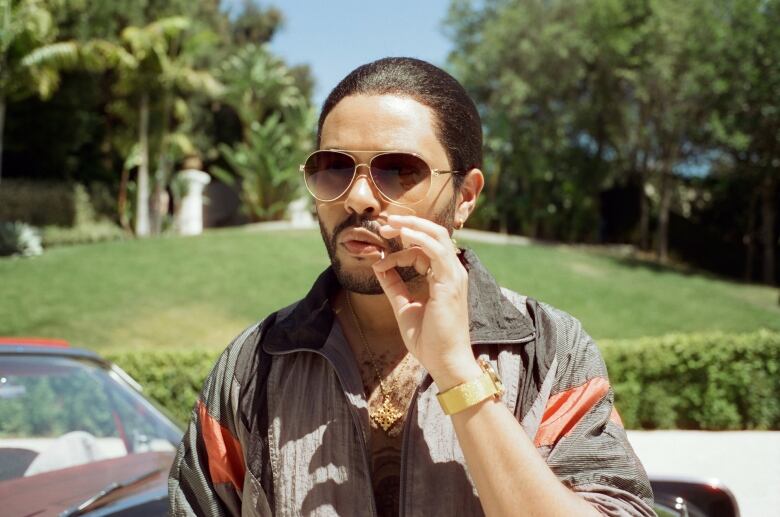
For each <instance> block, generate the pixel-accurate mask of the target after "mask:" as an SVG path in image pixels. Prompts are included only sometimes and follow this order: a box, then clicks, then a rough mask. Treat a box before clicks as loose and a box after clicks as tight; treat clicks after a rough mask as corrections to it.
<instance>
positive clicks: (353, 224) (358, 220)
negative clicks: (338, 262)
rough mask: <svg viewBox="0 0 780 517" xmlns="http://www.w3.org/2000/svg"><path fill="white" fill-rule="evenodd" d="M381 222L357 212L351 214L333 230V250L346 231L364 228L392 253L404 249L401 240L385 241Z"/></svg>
mask: <svg viewBox="0 0 780 517" xmlns="http://www.w3.org/2000/svg"><path fill="white" fill-rule="evenodd" d="M379 226H380V224H379V221H377V220H376V219H372V218H371V217H370V216H369V215H360V214H358V213H356V212H353V213H352V214H350V216H349V217H347V218H346V219H345V220H343V221H342V222H340V223H339V224H338V225H337V226H336V228H334V229H333V235H332V237H331V244H332V246H333V249H335V248H336V243H337V239H338V236H339V234H340V233H341V232H343V231H344V230H349V229H352V228H363V229H365V230H368V231H369V232H371V233H373V234H374V235H376V236H377V237H378V238H379V239H381V240H382V242H384V243H385V244H386V245H387V247H388V248H389V249H390V251H391V252H395V251H400V250H401V249H403V245H402V244H401V241H400V239H385V238H384V237H382V236H381V235H380V234H379Z"/></svg>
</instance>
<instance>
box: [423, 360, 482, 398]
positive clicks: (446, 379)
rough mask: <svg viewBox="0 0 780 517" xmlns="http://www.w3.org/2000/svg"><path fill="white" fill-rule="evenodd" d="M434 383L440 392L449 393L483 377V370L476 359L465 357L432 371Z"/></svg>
mask: <svg viewBox="0 0 780 517" xmlns="http://www.w3.org/2000/svg"><path fill="white" fill-rule="evenodd" d="M430 373H431V377H433V381H434V382H435V383H436V386H437V387H438V388H439V391H440V392H444V391H447V390H448V389H450V388H454V387H455V386H458V385H460V384H463V383H464V382H469V381H472V380H474V379H476V378H478V377H479V376H480V375H482V373H483V372H482V368H480V366H479V363H477V360H476V359H475V358H474V356H471V357H465V358H462V359H459V360H457V361H450V362H448V363H447V364H446V365H441V366H440V367H438V368H437V369H436V370H435V371H430Z"/></svg>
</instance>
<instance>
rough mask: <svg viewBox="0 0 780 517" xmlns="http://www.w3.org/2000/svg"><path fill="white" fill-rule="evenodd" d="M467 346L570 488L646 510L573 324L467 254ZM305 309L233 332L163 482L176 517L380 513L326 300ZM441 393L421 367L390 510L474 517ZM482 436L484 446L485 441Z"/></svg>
mask: <svg viewBox="0 0 780 517" xmlns="http://www.w3.org/2000/svg"><path fill="white" fill-rule="evenodd" d="M462 257H463V262H464V264H465V266H466V268H467V270H468V278H469V285H468V303H469V319H470V321H469V326H470V338H471V344H472V347H473V350H474V355H475V356H476V357H481V358H484V359H486V360H488V361H490V362H491V363H492V365H493V367H494V368H495V369H496V371H497V372H498V373H499V375H500V376H501V379H502V381H503V383H504V386H505V388H506V392H505V393H504V395H503V396H502V401H503V403H504V404H506V405H507V407H508V408H509V409H510V410H511V411H512V412H513V413H514V414H515V416H516V418H517V419H518V421H519V422H521V425H522V428H523V429H524V431H525V432H526V433H527V435H528V436H529V437H533V441H534V444H535V445H536V447H537V450H538V452H539V454H540V455H541V456H542V457H543V458H544V459H545V461H546V462H547V464H548V466H549V467H550V468H551V470H552V471H553V472H554V473H555V475H556V476H557V477H558V478H559V479H560V480H561V482H563V483H564V484H565V485H566V486H568V487H570V489H571V490H573V491H574V492H575V493H577V494H578V495H580V496H581V497H583V498H585V499H586V500H587V501H589V502H590V503H591V504H592V505H593V506H595V507H596V508H597V509H598V510H599V511H600V512H601V513H603V514H605V515H620V516H624V515H632V516H633V515H641V516H646V515H655V514H654V512H653V510H652V498H653V496H652V492H651V489H650V483H649V481H648V479H647V475H646V473H645V471H644V469H643V467H642V465H641V463H640V461H639V459H638V458H637V456H636V454H635V453H634V451H633V449H632V448H631V445H630V444H629V442H628V440H627V438H626V433H625V431H624V429H623V427H622V424H621V422H620V417H619V416H618V414H617V412H616V411H615V409H614V407H613V399H614V394H613V391H612V388H611V387H610V384H609V380H608V378H607V371H606V367H605V365H604V361H603V360H602V358H601V356H600V354H599V351H598V349H597V348H596V345H595V344H594V342H593V340H592V339H591V338H590V337H589V336H588V334H586V333H585V332H584V331H583V329H582V326H581V325H580V322H579V321H577V320H576V319H575V318H573V317H572V316H570V315H568V314H566V313H564V312H562V311H559V310H557V309H554V308H553V307H551V306H549V305H546V304H543V303H539V302H536V301H535V300H533V299H531V298H528V297H525V296H522V295H519V294H517V293H514V292H512V291H509V290H507V289H504V288H501V287H499V286H498V284H497V283H496V281H495V279H493V277H492V276H491V275H490V274H489V273H488V271H487V270H486V269H485V268H484V267H483V266H482V265H481V264H480V262H479V260H478V259H477V257H476V255H475V254H474V253H473V252H471V251H469V250H466V251H464V252H463V255H462ZM338 288H339V284H338V280H337V279H336V276H335V274H334V272H333V271H332V270H331V269H330V268H329V269H327V270H326V271H325V272H324V273H322V274H321V275H320V277H319V278H318V279H317V281H316V282H315V284H314V286H313V287H312V289H311V291H310V292H309V293H308V294H307V295H306V297H305V298H303V299H302V300H300V301H298V302H296V303H295V304H293V305H291V306H289V307H287V308H285V309H282V310H280V311H278V312H276V313H273V314H271V315H270V316H268V317H266V318H265V319H264V320H262V321H261V322H259V323H256V324H254V325H252V326H251V327H249V328H247V329H246V330H245V331H244V332H242V333H241V334H240V335H239V336H238V337H237V338H236V339H235V340H234V341H233V342H232V343H231V344H230V345H229V346H228V347H227V348H226V350H225V351H224V352H223V353H222V355H221V356H220V357H219V359H218V360H217V363H216V365H215V366H214V368H213V370H212V371H211V373H210V374H209V376H208V378H207V379H206V381H205V385H204V387H203V390H202V392H201V394H200V396H199V398H198V400H197V402H196V404H195V407H194V409H193V412H192V419H191V421H190V423H189V427H188V429H187V431H186V433H185V435H184V438H183V440H182V442H181V444H180V445H179V447H178V450H177V454H176V458H175V460H174V463H173V467H172V469H171V473H170V477H169V480H168V488H169V499H170V500H169V505H170V511H171V514H172V515H174V516H179V515H193V514H194V515H215V516H223V515H242V516H270V515H277V516H293V515H344V516H358V515H360V516H373V515H376V508H375V504H374V495H373V489H372V485H371V472H370V469H369V450H370V449H369V447H368V440H369V436H370V433H369V416H368V406H367V401H366V396H365V393H364V389H363V384H362V381H361V377H360V372H359V369H358V366H357V362H356V360H355V358H354V356H353V354H352V352H351V349H350V347H349V344H348V343H347V341H346V339H345V338H344V335H343V334H342V331H341V328H340V326H339V324H338V321H337V320H336V318H335V317H334V313H333V310H332V308H331V306H330V304H329V297H330V295H331V294H332V293H333V292H334V290H336V289H338ZM437 392H438V389H437V388H436V385H435V383H434V382H433V380H432V378H431V377H430V375H428V374H427V373H426V372H424V371H423V373H422V375H421V378H420V382H419V385H418V388H417V391H416V393H415V395H414V397H413V398H412V402H411V404H410V407H409V410H408V413H407V416H406V420H405V423H404V429H403V438H402V449H401V488H400V490H401V492H400V514H401V515H403V516H430V515H447V516H472V515H484V513H483V510H482V507H481V505H480V502H479V498H478V494H477V491H476V488H475V485H474V483H473V481H472V480H471V478H470V476H469V472H468V469H467V467H466V462H465V459H464V457H463V452H462V450H461V449H460V446H459V444H458V440H457V437H456V435H455V431H454V428H453V426H452V422H451V421H450V418H449V417H448V416H446V415H445V414H444V413H443V411H442V409H441V407H440V406H439V403H438V401H437V399H436V393H437ZM485 435H486V438H487V437H489V436H490V433H489V430H486V433H485Z"/></svg>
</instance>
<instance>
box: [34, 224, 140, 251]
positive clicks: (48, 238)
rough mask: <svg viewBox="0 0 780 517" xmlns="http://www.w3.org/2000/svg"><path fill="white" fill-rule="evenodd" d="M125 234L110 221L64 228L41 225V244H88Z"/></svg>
mask: <svg viewBox="0 0 780 517" xmlns="http://www.w3.org/2000/svg"><path fill="white" fill-rule="evenodd" d="M125 237H127V234H126V233H125V232H124V230H122V228H120V227H119V226H117V225H116V224H114V223H112V222H110V221H106V220H103V221H98V222H87V223H82V224H79V225H78V226H74V227H72V228H65V227H62V226H44V227H43V245H44V246H46V247H47V248H48V247H50V246H61V245H66V244H89V243H92V242H102V241H113V240H119V239H124V238H125Z"/></svg>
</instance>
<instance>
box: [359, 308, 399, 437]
mask: <svg viewBox="0 0 780 517" xmlns="http://www.w3.org/2000/svg"><path fill="white" fill-rule="evenodd" d="M346 298H347V307H349V312H350V314H352V320H353V321H354V322H355V326H356V327H357V329H358V333H359V334H360V339H361V341H362V343H363V348H364V349H365V350H366V355H368V360H369V362H371V366H372V367H373V368H374V373H375V374H376V380H377V381H378V382H379V391H380V392H381V393H382V404H381V405H380V406H379V407H378V408H376V409H374V410H373V411H372V410H371V409H369V411H368V414H369V415H370V416H371V420H373V421H374V422H376V424H377V425H378V426H379V427H381V428H382V430H383V431H385V432H388V430H389V429H390V428H391V427H393V424H395V423H396V422H397V421H398V419H399V418H401V417H402V416H404V414H405V413H406V411H405V409H404V408H403V407H399V404H397V403H396V402H393V399H392V398H390V394H391V393H393V392H398V376H396V377H394V378H393V379H392V381H391V383H390V388H389V389H388V388H386V387H385V383H384V382H382V374H381V372H380V371H379V367H378V366H377V361H376V357H374V352H372V351H371V348H370V347H369V346H368V341H367V340H366V336H365V334H363V327H361V326H360V321H359V320H358V317H357V314H356V313H355V309H354V308H353V307H352V301H351V300H350V296H349V293H346ZM410 356H411V354H409V353H407V354H406V356H405V357H404V358H403V359H402V360H401V367H400V369H399V374H400V373H401V372H403V371H404V369H405V367H406V364H407V362H408V359H409V357H410Z"/></svg>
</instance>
